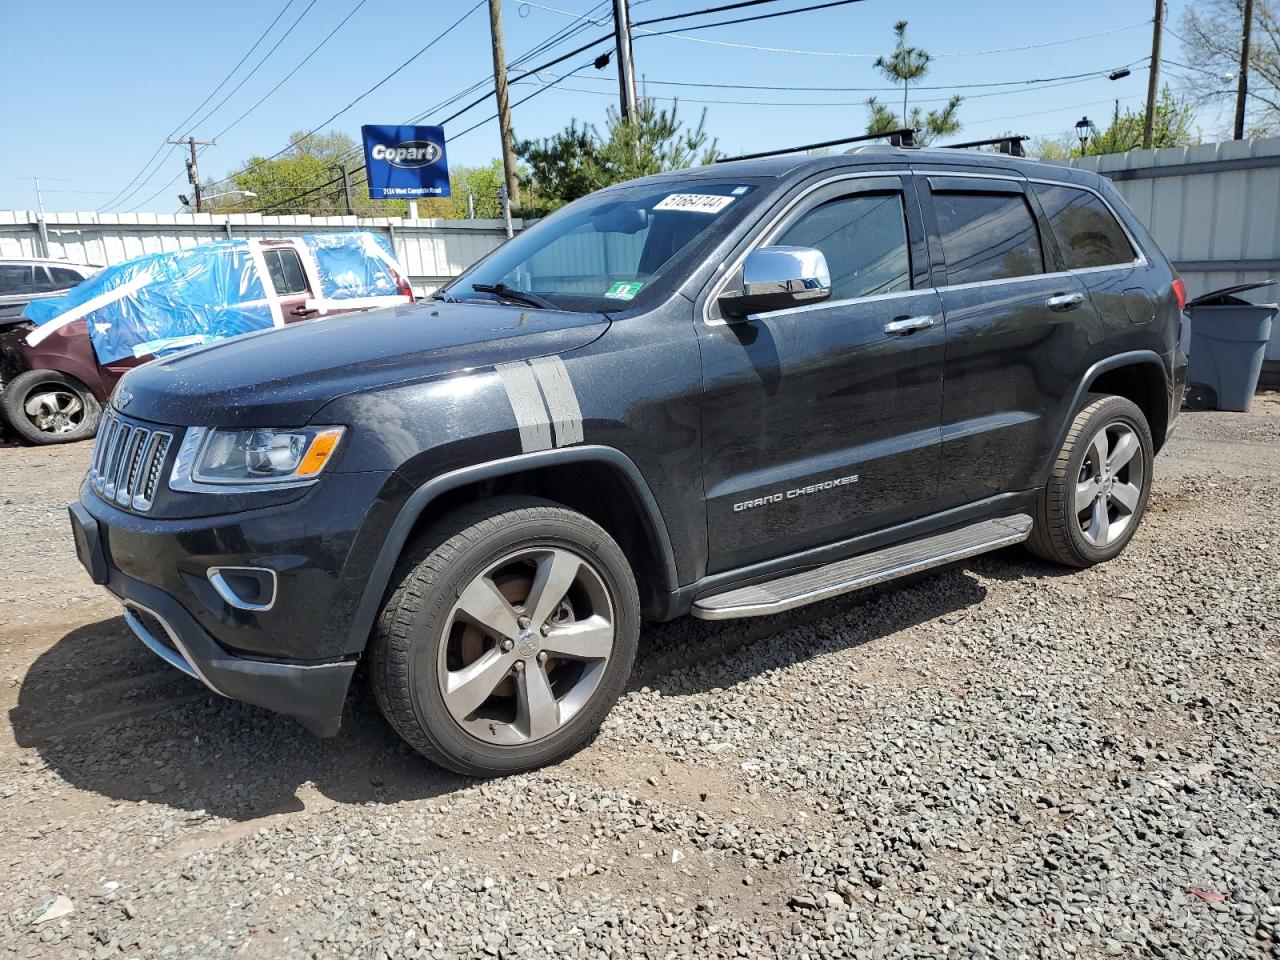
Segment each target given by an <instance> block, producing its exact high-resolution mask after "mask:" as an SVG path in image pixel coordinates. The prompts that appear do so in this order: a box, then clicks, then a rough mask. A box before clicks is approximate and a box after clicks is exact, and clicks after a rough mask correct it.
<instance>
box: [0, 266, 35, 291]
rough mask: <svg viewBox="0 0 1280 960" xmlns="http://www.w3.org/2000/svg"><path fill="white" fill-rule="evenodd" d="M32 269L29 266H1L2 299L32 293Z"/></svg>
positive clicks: (0, 285) (0, 288) (0, 289)
mask: <svg viewBox="0 0 1280 960" xmlns="http://www.w3.org/2000/svg"><path fill="white" fill-rule="evenodd" d="M31 292H32V288H31V267H30V266H28V265H27V264H17V263H13V264H0V297H15V296H21V295H22V294H26V293H31Z"/></svg>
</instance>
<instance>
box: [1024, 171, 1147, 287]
mask: <svg viewBox="0 0 1280 960" xmlns="http://www.w3.org/2000/svg"><path fill="white" fill-rule="evenodd" d="M1032 186H1033V187H1034V188H1035V191H1036V196H1037V197H1039V199H1040V205H1041V206H1042V207H1044V213H1045V216H1046V217H1048V218H1049V227H1050V229H1052V230H1053V235H1054V237H1055V238H1056V239H1057V241H1058V249H1060V250H1061V251H1062V257H1063V259H1064V260H1065V261H1066V263H1067V269H1068V270H1083V269H1085V268H1086V267H1108V266H1111V265H1113V264H1118V263H1132V262H1133V261H1134V260H1135V259H1136V257H1137V254H1135V253H1134V251H1133V246H1132V245H1131V244H1130V243H1129V238H1128V237H1126V236H1125V233H1124V228H1123V227H1121V226H1120V224H1119V223H1117V222H1116V218H1115V215H1114V214H1113V213H1112V212H1111V211H1110V210H1108V209H1107V205H1106V204H1105V203H1103V202H1102V200H1100V199H1099V198H1098V197H1097V196H1095V195H1094V194H1092V193H1090V192H1089V191H1087V190H1077V189H1075V188H1073V187H1053V186H1049V185H1048V184H1044V183H1036V184H1033V185H1032Z"/></svg>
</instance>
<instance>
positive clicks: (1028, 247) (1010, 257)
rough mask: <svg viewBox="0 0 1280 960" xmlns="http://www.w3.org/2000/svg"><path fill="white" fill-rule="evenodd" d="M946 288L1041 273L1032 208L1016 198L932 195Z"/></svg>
mask: <svg viewBox="0 0 1280 960" xmlns="http://www.w3.org/2000/svg"><path fill="white" fill-rule="evenodd" d="M933 206H934V209H935V210H936V211H937V215H938V230H939V232H940V233H941V234H942V252H943V254H944V255H945V256H946V259H947V281H948V282H949V283H978V282H981V281H983V280H1002V279H1005V278H1008V277H1025V276H1029V275H1031V274H1035V273H1044V253H1043V251H1042V250H1041V249H1040V233H1039V231H1038V230H1037V229H1036V221H1035V218H1034V217H1032V215H1031V208H1030V207H1029V206H1027V200H1026V198H1025V197H1024V196H1022V195H1021V194H1016V193H935V194H934V195H933Z"/></svg>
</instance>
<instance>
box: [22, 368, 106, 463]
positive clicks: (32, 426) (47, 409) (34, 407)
mask: <svg viewBox="0 0 1280 960" xmlns="http://www.w3.org/2000/svg"><path fill="white" fill-rule="evenodd" d="M0 411H2V412H3V413H4V420H5V423H6V424H8V426H9V428H10V429H11V430H13V432H14V433H16V434H17V435H18V436H19V437H21V438H22V439H23V440H25V441H26V442H27V443H33V444H41V445H43V444H50V443H74V442H75V441H77V440H88V439H89V438H90V437H92V436H93V435H94V434H95V433H97V432H98V421H99V420H101V419H102V406H101V405H100V404H99V403H98V400H97V398H96V397H95V396H94V395H93V394H92V393H91V392H90V391H89V388H88V387H86V386H85V385H84V384H83V383H81V382H80V381H79V380H77V379H76V378H75V377H71V376H68V375H67V374H65V373H59V372H58V371H56V370H26V371H24V372H23V373H20V374H18V375H17V376H16V377H14V378H13V380H11V381H10V382H9V383H7V384H5V387H4V392H3V393H0Z"/></svg>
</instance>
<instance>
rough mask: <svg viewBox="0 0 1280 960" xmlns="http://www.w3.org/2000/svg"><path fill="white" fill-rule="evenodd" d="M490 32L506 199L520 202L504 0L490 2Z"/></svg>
mask: <svg viewBox="0 0 1280 960" xmlns="http://www.w3.org/2000/svg"><path fill="white" fill-rule="evenodd" d="M489 32H490V34H491V35H492V37H493V87H494V92H495V93H496V94H497V95H498V131H499V133H500V134H501V136H502V172H503V177H504V180H505V184H506V191H507V197H508V199H509V200H510V202H511V203H515V204H519V202H520V185H519V184H518V183H516V150H515V145H514V144H513V143H512V141H511V104H510V103H509V102H508V101H507V56H506V54H505V53H503V50H502V0H489Z"/></svg>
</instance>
